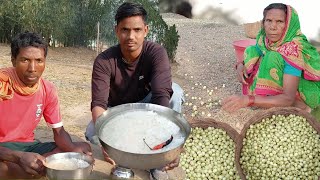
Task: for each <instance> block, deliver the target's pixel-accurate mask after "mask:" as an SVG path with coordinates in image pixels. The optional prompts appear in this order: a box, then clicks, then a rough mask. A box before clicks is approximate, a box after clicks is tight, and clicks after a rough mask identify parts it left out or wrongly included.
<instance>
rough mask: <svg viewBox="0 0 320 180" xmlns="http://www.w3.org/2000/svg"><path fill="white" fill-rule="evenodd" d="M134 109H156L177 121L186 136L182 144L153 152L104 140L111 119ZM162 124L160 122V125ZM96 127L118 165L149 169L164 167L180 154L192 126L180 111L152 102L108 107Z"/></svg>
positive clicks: (105, 147) (100, 139) (104, 145)
mask: <svg viewBox="0 0 320 180" xmlns="http://www.w3.org/2000/svg"><path fill="white" fill-rule="evenodd" d="M132 110H146V111H154V112H156V113H157V114H159V115H162V116H165V117H166V119H168V120H169V121H171V122H173V123H175V124H176V125H177V126H178V127H179V128H180V131H181V132H183V133H184V136H185V138H184V140H183V142H182V143H181V144H180V145H179V144H178V146H176V147H173V149H167V150H166V151H161V152H159V153H152V154H140V153H131V152H126V151H123V150H119V149H116V148H114V147H113V146H112V144H107V143H106V142H104V141H103V140H102V139H103V138H101V134H102V130H103V128H104V127H105V126H108V122H109V120H110V119H112V118H113V117H115V116H117V115H120V114H123V113H124V112H126V111H132ZM160 125H161V124H159V126H160ZM133 128H134V127H133ZM95 129H96V134H97V135H98V137H99V141H100V143H101V145H102V147H103V148H104V149H105V150H106V152H107V153H108V155H109V156H110V158H112V159H113V160H114V161H115V162H116V164H117V165H118V166H121V167H125V168H131V169H142V170H148V169H155V168H162V167H164V166H165V165H167V164H168V163H170V162H172V161H173V160H175V159H176V158H177V157H178V156H179V155H180V153H181V151H182V148H183V145H184V143H185V141H186V139H187V138H188V136H189V134H190V131H191V126H190V125H189V123H188V122H187V120H186V119H185V118H184V117H183V116H182V115H181V114H180V113H177V112H176V111H174V110H172V109H170V108H167V107H164V106H160V105H155V104H150V103H130V104H123V105H119V106H115V107H112V108H108V110H106V111H105V112H104V113H103V114H102V115H101V116H99V118H98V119H97V121H96V123H95ZM119 131H121V129H119ZM124 133H125V132H124Z"/></svg>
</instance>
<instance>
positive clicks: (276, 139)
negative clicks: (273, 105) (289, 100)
mask: <svg viewBox="0 0 320 180" xmlns="http://www.w3.org/2000/svg"><path fill="white" fill-rule="evenodd" d="M240 164H241V168H242V170H243V171H244V174H245V176H246V178H247V179H259V180H262V179H314V180H318V177H319V176H320V135H319V134H318V132H317V131H316V130H315V129H314V128H313V127H312V126H311V125H310V124H309V122H308V121H307V120H306V119H305V118H304V117H301V116H297V115H294V114H290V115H288V116H284V115H272V117H270V118H265V119H263V120H262V121H261V122H260V123H257V124H254V125H250V127H249V129H248V130H247V132H246V136H245V139H244V140H243V149H242V151H241V158H240Z"/></svg>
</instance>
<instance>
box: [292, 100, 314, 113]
mask: <svg viewBox="0 0 320 180" xmlns="http://www.w3.org/2000/svg"><path fill="white" fill-rule="evenodd" d="M293 106H294V107H297V108H299V109H301V110H303V111H306V112H308V113H311V108H310V107H309V106H308V105H306V103H304V102H303V101H302V100H298V99H296V101H295V102H294V104H293Z"/></svg>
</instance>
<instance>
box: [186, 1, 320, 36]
mask: <svg viewBox="0 0 320 180" xmlns="http://www.w3.org/2000/svg"><path fill="white" fill-rule="evenodd" d="M190 2H191V3H192V5H193V9H192V13H193V14H194V15H195V16H196V15H197V14H200V13H201V12H203V11H204V10H205V9H207V8H208V7H214V8H221V10H222V11H223V12H232V15H231V17H232V18H233V19H235V20H237V22H238V24H243V23H251V22H256V21H259V20H261V19H262V17H263V15H262V12H263V9H264V8H265V7H266V6H268V5H269V4H271V3H276V2H280V3H284V4H289V5H291V6H292V7H293V8H295V9H296V11H297V12H298V15H299V20H300V26H301V31H302V33H303V34H305V35H306V36H307V38H308V39H309V40H310V39H313V40H317V41H320V38H319V34H320V20H318V18H317V17H318V16H317V15H316V14H317V13H316V12H319V6H317V5H316V4H315V3H314V2H315V1H311V0H305V1H303V0H281V1H274V0H273V1H272V0H190ZM312 19H315V21H312Z"/></svg>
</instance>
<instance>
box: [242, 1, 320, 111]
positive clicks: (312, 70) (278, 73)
mask: <svg viewBox="0 0 320 180" xmlns="http://www.w3.org/2000/svg"><path fill="white" fill-rule="evenodd" d="M285 63H287V64H289V65H291V66H293V67H294V68H296V69H298V70H301V72H302V74H301V77H300V81H299V87H298V91H297V98H301V99H302V100H303V101H304V102H305V103H306V104H307V105H308V106H309V107H311V108H312V109H313V108H315V107H316V106H318V105H319V104H320V56H319V53H318V52H317V50H316V48H315V47H313V46H312V45H311V44H310V43H309V42H308V40H307V38H306V37H305V35H303V34H302V33H301V30H300V22H299V17H298V14H297V12H296V11H295V9H293V8H292V7H291V6H287V18H286V28H285V30H284V34H283V35H282V37H281V39H280V40H279V41H278V42H275V43H270V42H268V39H267V38H266V33H265V31H264V29H263V28H262V29H261V30H260V31H259V34H258V35H257V41H256V45H255V46H249V47H247V48H246V50H245V52H244V66H245V74H248V77H247V78H246V81H247V82H248V85H247V86H246V85H244V86H243V93H244V94H253V95H262V96H267V95H277V94H281V93H282V92H283V75H284V67H285Z"/></svg>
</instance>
